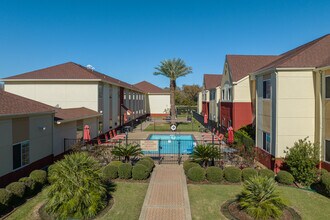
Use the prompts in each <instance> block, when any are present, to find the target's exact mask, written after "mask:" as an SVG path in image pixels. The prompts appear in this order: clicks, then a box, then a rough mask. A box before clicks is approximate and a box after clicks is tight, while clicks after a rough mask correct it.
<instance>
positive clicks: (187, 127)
mask: <svg viewBox="0 0 330 220" xmlns="http://www.w3.org/2000/svg"><path fill="white" fill-rule="evenodd" d="M200 125H201V124H200V123H199V122H198V121H196V120H193V122H192V123H179V124H178V126H177V131H199V126H200ZM170 126H171V124H170V123H155V125H154V124H150V125H149V126H148V127H147V128H145V129H144V131H170Z"/></svg>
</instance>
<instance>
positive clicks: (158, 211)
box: [139, 164, 191, 220]
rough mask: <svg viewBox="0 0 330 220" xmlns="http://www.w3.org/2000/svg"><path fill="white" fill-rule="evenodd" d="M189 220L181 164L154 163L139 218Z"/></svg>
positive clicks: (145, 219) (185, 187) (148, 219)
mask: <svg viewBox="0 0 330 220" xmlns="http://www.w3.org/2000/svg"><path fill="white" fill-rule="evenodd" d="M154 219H157V220H191V211H190V204H189V197H188V189H187V182H186V177H185V175H184V171H183V167H182V165H177V164H162V165H156V167H155V169H154V171H153V173H152V176H151V180H150V183H149V187H148V191H147V194H146V197H145V198H144V203H143V206H142V210H141V214H140V218H139V220H154Z"/></svg>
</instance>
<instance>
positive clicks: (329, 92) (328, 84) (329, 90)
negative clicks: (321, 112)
mask: <svg viewBox="0 0 330 220" xmlns="http://www.w3.org/2000/svg"><path fill="white" fill-rule="evenodd" d="M325 98H327V99H330V77H329V76H328V77H325Z"/></svg>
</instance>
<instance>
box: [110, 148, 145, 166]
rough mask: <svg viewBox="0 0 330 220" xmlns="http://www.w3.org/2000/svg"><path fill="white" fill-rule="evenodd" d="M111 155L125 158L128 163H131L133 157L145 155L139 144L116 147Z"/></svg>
mask: <svg viewBox="0 0 330 220" xmlns="http://www.w3.org/2000/svg"><path fill="white" fill-rule="evenodd" d="M111 153H112V154H113V155H115V156H117V157H124V158H125V162H126V163H128V162H129V161H130V158H131V157H137V156H139V155H141V154H143V153H142V150H141V147H140V145H138V144H127V145H121V146H115V148H114V149H113V150H112V151H111Z"/></svg>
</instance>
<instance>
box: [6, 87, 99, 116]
mask: <svg viewBox="0 0 330 220" xmlns="http://www.w3.org/2000/svg"><path fill="white" fill-rule="evenodd" d="M5 91H7V92H11V93H14V94H17V95H20V96H23V97H26V98H30V99H33V100H36V101H39V102H43V103H46V104H48V105H51V106H56V105H59V107H61V108H77V107H86V108H89V109H92V110H94V111H98V84H97V82H20V83H18V82H6V83H5Z"/></svg>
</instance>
